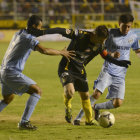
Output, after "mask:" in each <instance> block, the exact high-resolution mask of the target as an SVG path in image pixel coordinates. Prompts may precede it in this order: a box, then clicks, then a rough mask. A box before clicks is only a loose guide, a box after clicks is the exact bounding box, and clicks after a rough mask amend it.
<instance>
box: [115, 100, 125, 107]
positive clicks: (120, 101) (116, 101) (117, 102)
mask: <svg viewBox="0 0 140 140" xmlns="http://www.w3.org/2000/svg"><path fill="white" fill-rule="evenodd" d="M122 103H123V102H122V100H114V102H113V105H114V107H115V108H118V107H120V106H121V105H122Z"/></svg>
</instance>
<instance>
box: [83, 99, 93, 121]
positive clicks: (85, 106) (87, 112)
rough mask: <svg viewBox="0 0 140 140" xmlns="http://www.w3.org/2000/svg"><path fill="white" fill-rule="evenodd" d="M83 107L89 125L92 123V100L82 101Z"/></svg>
mask: <svg viewBox="0 0 140 140" xmlns="http://www.w3.org/2000/svg"><path fill="white" fill-rule="evenodd" d="M82 107H83V110H84V113H85V117H86V122H87V123H89V122H91V121H92V108H91V104H90V99H87V100H82Z"/></svg>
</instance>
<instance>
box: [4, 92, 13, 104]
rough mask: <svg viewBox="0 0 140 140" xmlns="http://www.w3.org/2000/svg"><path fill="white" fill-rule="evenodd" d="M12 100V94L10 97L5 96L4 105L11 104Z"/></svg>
mask: <svg viewBox="0 0 140 140" xmlns="http://www.w3.org/2000/svg"><path fill="white" fill-rule="evenodd" d="M13 99H14V94H12V95H10V96H6V97H4V100H3V101H4V102H5V103H6V104H9V103H11V102H12V101H13Z"/></svg>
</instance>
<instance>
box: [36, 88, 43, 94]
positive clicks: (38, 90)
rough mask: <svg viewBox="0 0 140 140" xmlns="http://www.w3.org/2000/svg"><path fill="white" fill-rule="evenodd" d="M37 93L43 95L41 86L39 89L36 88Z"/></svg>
mask: <svg viewBox="0 0 140 140" xmlns="http://www.w3.org/2000/svg"><path fill="white" fill-rule="evenodd" d="M36 94H38V95H40V96H41V95H42V90H41V88H40V87H37V89H36Z"/></svg>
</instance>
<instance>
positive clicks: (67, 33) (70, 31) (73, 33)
mask: <svg viewBox="0 0 140 140" xmlns="http://www.w3.org/2000/svg"><path fill="white" fill-rule="evenodd" d="M27 31H28V33H30V34H32V35H34V36H36V37H38V36H42V35H46V34H61V35H62V36H64V37H66V38H69V39H75V38H78V37H81V35H82V32H81V31H80V30H75V31H74V30H73V29H65V28H59V27H57V28H49V29H46V30H38V29H36V28H30V29H27Z"/></svg>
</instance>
